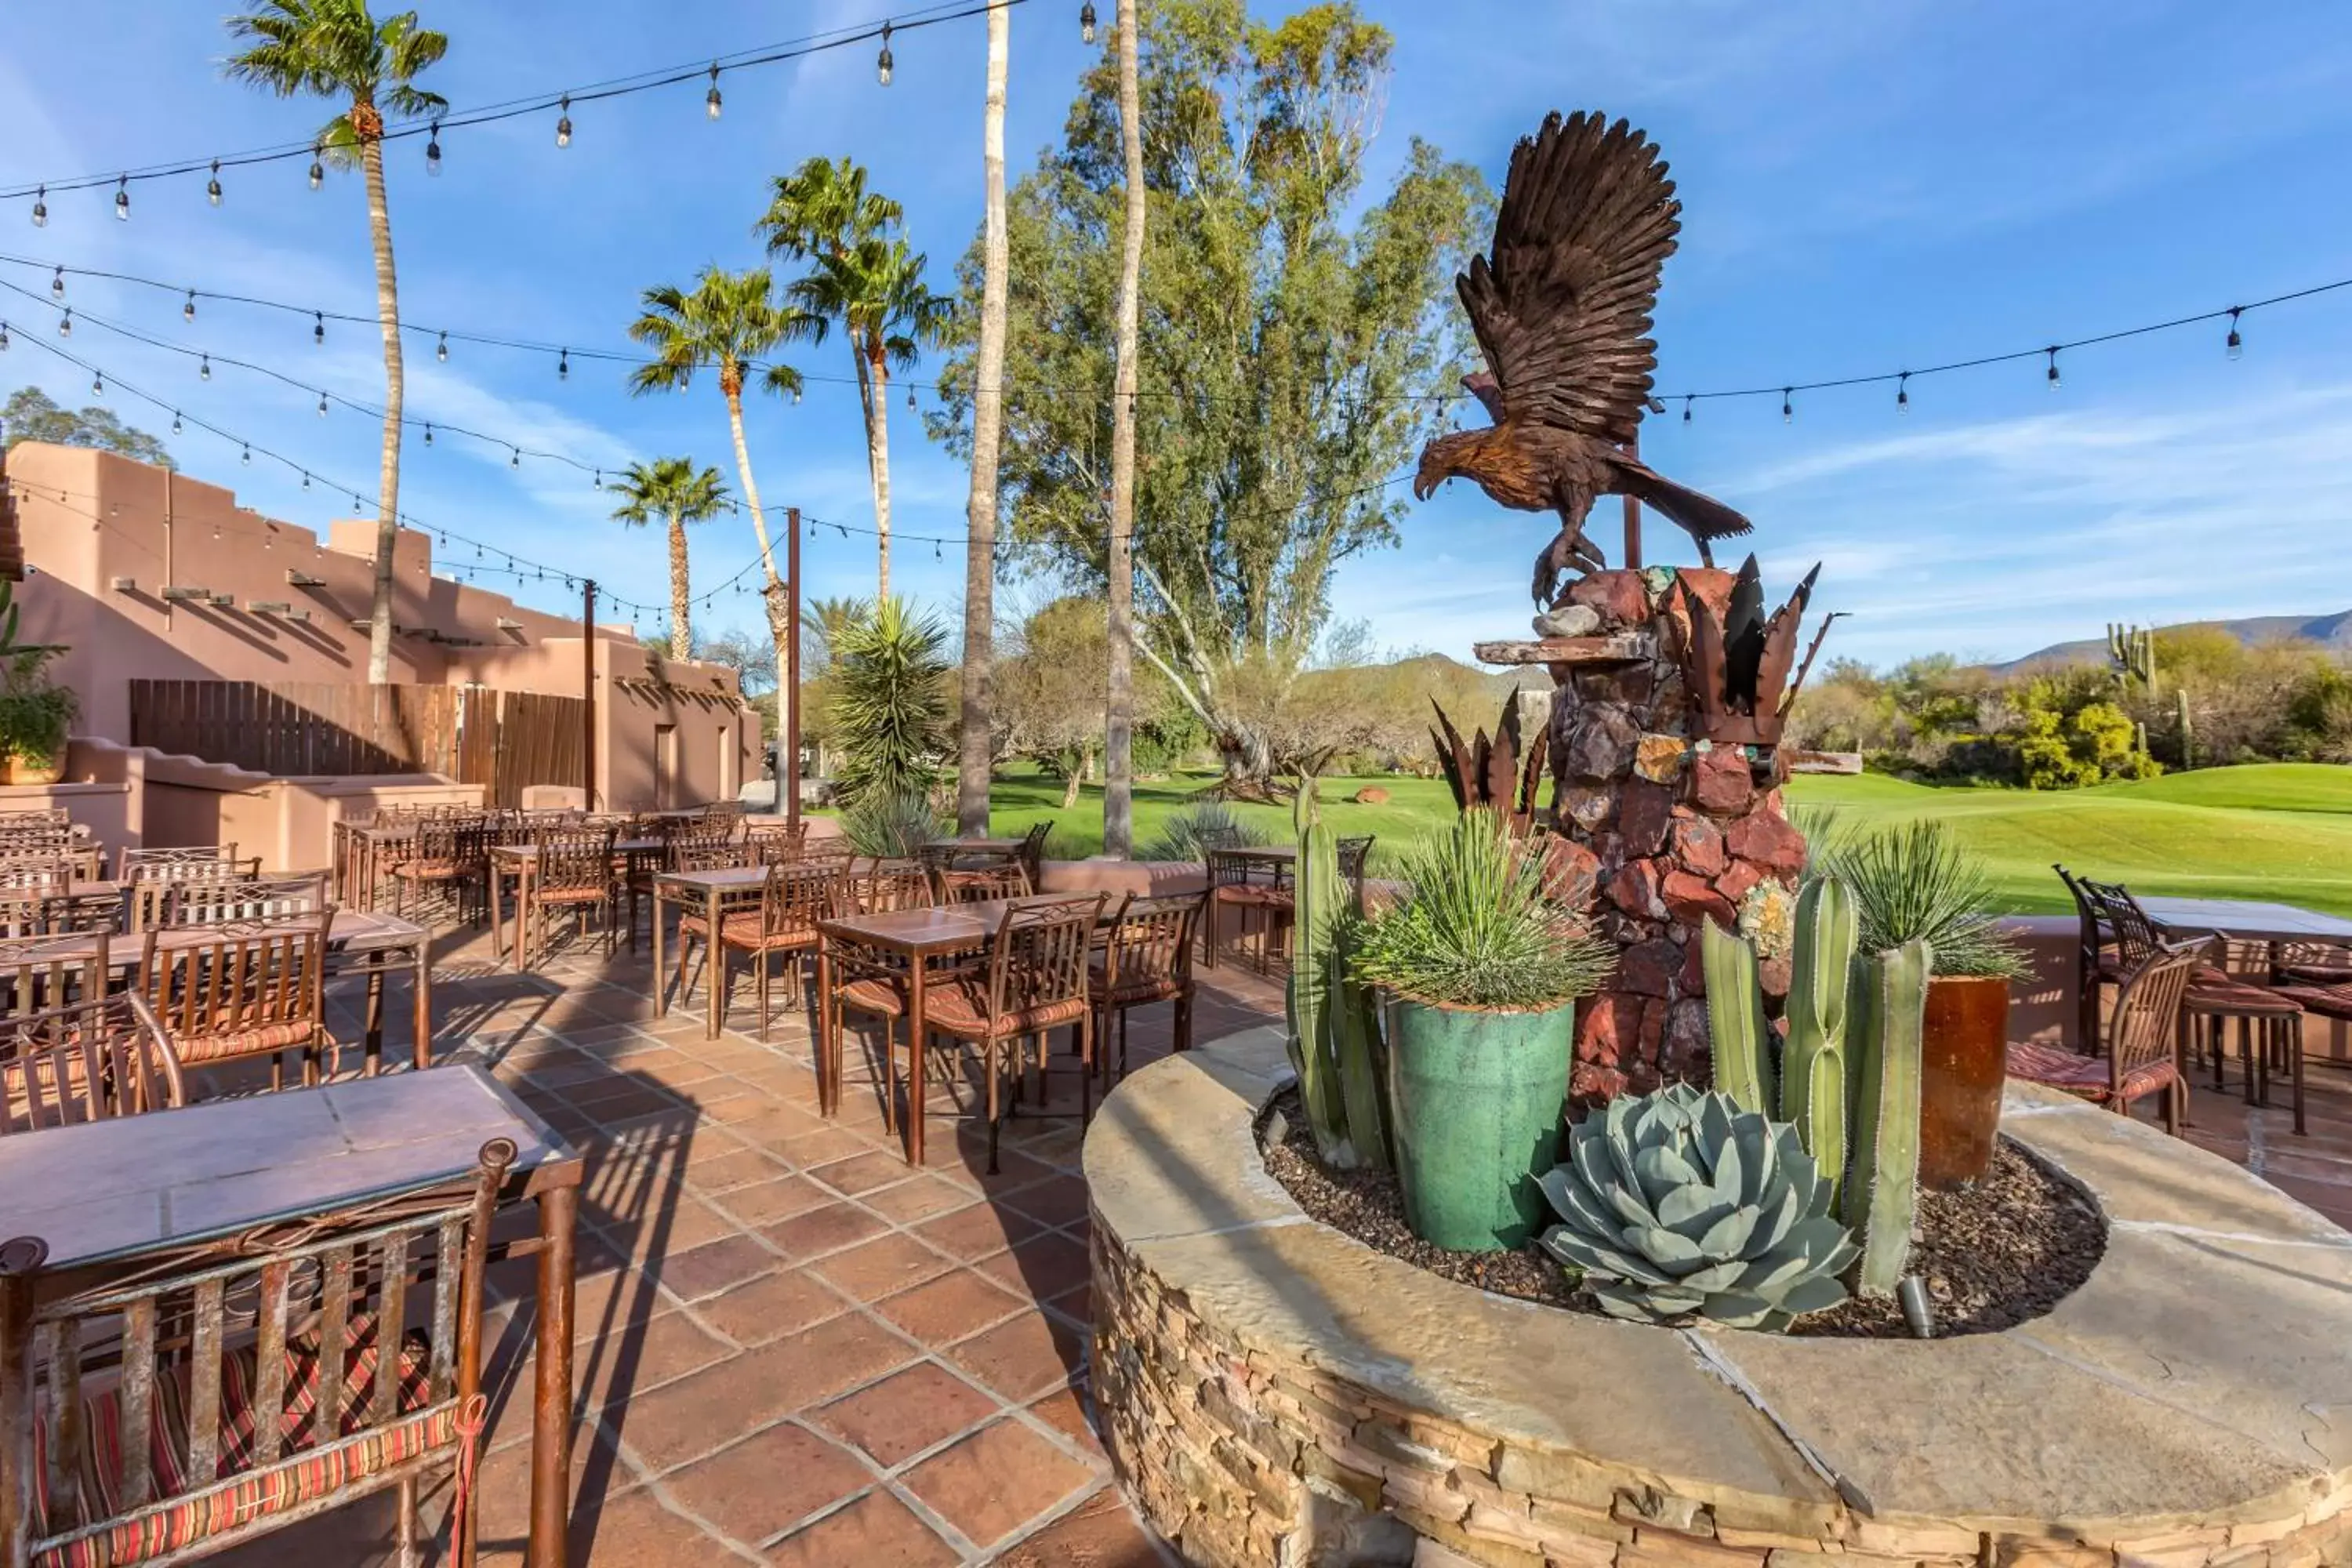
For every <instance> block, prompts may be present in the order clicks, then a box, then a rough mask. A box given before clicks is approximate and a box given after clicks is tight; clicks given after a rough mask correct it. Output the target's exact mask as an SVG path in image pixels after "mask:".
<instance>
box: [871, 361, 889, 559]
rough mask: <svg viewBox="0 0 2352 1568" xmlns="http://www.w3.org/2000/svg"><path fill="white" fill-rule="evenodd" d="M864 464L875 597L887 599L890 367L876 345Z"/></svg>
mask: <svg viewBox="0 0 2352 1568" xmlns="http://www.w3.org/2000/svg"><path fill="white" fill-rule="evenodd" d="M866 395H867V396H868V397H870V398H871V399H872V400H873V402H872V405H871V406H870V407H869V408H868V409H867V410H866V463H867V464H868V465H869V466H870V467H871V468H873V470H874V533H875V538H876V541H877V543H878V544H879V545H880V546H881V569H880V571H879V572H878V573H877V575H876V578H875V585H874V593H875V596H876V597H877V598H881V599H887V598H888V597H889V596H890V364H889V362H888V361H887V360H886V359H884V358H883V357H882V351H881V349H880V348H879V347H878V346H877V347H876V348H874V349H872V350H871V351H869V352H868V353H867V354H866Z"/></svg>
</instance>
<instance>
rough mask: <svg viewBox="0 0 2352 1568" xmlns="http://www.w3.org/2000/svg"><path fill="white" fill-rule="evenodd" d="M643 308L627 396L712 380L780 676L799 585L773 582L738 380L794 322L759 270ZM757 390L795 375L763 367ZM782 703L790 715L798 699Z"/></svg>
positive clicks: (784, 385)
mask: <svg viewBox="0 0 2352 1568" xmlns="http://www.w3.org/2000/svg"><path fill="white" fill-rule="evenodd" d="M643 302H644V305H645V313H644V314H643V315H641V316H639V317H638V318H637V319H636V320H635V321H632V322H630V323H629V336H631V337H632V338H635V340H636V341H637V342H641V343H644V344H646V345H647V346H648V347H650V348H651V349H652V350H653V351H654V357H653V358H652V359H651V360H650V361H648V362H647V363H644V364H641V365H639V366H638V367H637V368H636V369H635V370H633V371H631V372H630V373H629V390H630V391H631V392H633V393H635V394H638V395H644V394H646V393H648V392H683V391H684V390H686V389H687V388H688V386H690V385H692V384H693V383H694V374H695V372H697V371H698V370H704V369H711V370H716V371H717V372H718V373H719V392H720V393H721V394H722V395H724V396H725V397H726V399H727V423H728V427H729V429H730V431H731V432H732V434H733V436H734V437H735V472H736V476H737V478H738V479H740V481H741V483H742V486H743V505H744V506H745V507H746V508H747V509H749V510H750V511H751V531H752V533H753V534H754V535H755V536H756V537H757V538H758V539H759V541H760V564H761V568H762V569H763V570H764V571H765V573H766V574H767V579H768V582H767V587H766V589H765V590H764V592H763V595H762V596H763V597H764V599H765V600H766V603H767V609H768V631H769V633H770V635H771V636H772V637H774V638H775V641H776V664H777V668H787V666H786V654H787V652H788V650H789V648H790V647H791V644H792V605H793V602H792V600H791V598H790V597H789V596H788V595H791V594H793V593H797V592H798V591H799V587H800V585H799V584H791V585H790V586H787V585H786V584H785V583H784V581H783V579H782V578H781V577H779V576H778V575H777V574H776V554H775V551H774V550H773V549H772V547H771V546H770V544H769V542H768V519H767V514H766V513H765V512H763V511H761V510H760V486H759V483H758V481H757V480H755V479H752V478H751V448H750V447H747V446H746V445H745V444H744V441H743V376H744V373H745V372H746V371H747V370H749V369H750V368H751V365H752V363H754V362H755V361H757V360H758V359H759V358H760V356H761V355H762V354H764V353H768V352H769V351H770V350H772V349H773V348H774V347H775V346H776V345H777V344H778V343H780V342H783V341H784V340H785V339H786V338H787V337H790V336H793V334H794V332H795V331H796V327H795V319H794V314H793V311H792V310H787V309H784V308H782V307H780V306H778V305H777V303H776V300H775V285H774V282H773V280H772V279H770V278H769V276H768V269H767V268H764V267H759V268H752V269H751V270H750V271H748V272H722V271H720V270H719V268H716V267H709V268H704V269H703V273H702V276H701V277H700V278H699V279H697V280H696V282H695V286H694V291H693V292H692V293H690V294H689V293H688V292H686V291H685V290H683V289H679V288H677V286H676V285H675V284H669V283H665V284H662V285H660V286H659V287H657V288H653V289H646V291H645V294H644V296H643ZM761 385H763V386H765V387H766V388H767V390H768V391H770V392H787V393H788V392H797V391H799V390H800V385H801V376H800V372H798V371H796V370H794V369H793V367H792V366H790V365H786V364H776V365H770V366H769V367H768V370H767V374H766V375H765V376H763V377H762V378H761ZM785 696H786V700H788V701H790V702H792V703H793V705H794V707H795V708H797V707H798V705H799V703H800V693H799V692H797V691H793V692H788V693H786V694H785Z"/></svg>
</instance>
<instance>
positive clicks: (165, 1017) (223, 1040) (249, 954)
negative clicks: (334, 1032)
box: [138, 909, 335, 1089]
mask: <svg viewBox="0 0 2352 1568" xmlns="http://www.w3.org/2000/svg"><path fill="white" fill-rule="evenodd" d="M334 918H335V912H334V910H331V909H326V910H320V911H319V912H318V913H316V914H314V915H302V916H299V917H297V918H295V919H292V920H288V921H273V922H268V923H263V924H257V925H246V924H237V925H229V926H222V927H219V928H217V929H211V928H207V929H205V931H204V932H203V936H202V939H201V940H189V939H188V938H186V937H185V936H183V937H182V938H181V939H180V940H176V941H173V942H168V943H166V942H162V941H161V940H160V939H159V940H158V943H157V946H156V948H155V950H154V955H153V957H152V959H151V960H150V962H149V963H146V964H145V965H144V967H143V968H142V971H141V975H140V979H139V982H138V986H139V990H140V993H141V994H142V995H143V996H144V997H145V998H146V1000H147V1004H148V1005H149V1006H151V1007H152V1008H153V1009H154V1012H155V1016H156V1017H157V1018H158V1019H160V1020H162V1022H163V1028H164V1029H165V1031H166V1032H168V1033H169V1034H170V1036H171V1037H172V1044H173V1047H174V1048H175V1049H177V1050H178V1052H179V1054H180V1062H181V1065H182V1066H184V1067H204V1068H210V1067H217V1066H220V1065H221V1064H223V1063H226V1062H236V1061H247V1060H250V1059H252V1058H257V1057H259V1058H268V1062H269V1084H270V1087H271V1088H272V1089H278V1088H283V1087H284V1085H285V1057H286V1053H287V1052H289V1051H296V1052H299V1053H300V1058H301V1067H302V1082H303V1084H304V1085H305V1086H306V1087H307V1086H309V1085H312V1084H316V1083H317V1082H318V1081H319V1080H320V1076H321V1075H322V1072H323V1071H324V1070H328V1068H329V1063H328V1058H329V1057H330V1055H331V1053H332V1051H333V1049H334V1040H333V1039H332V1037H331V1036H329V1034H328V1033H327V1001H326V958H327V932H328V929H329V927H330V926H331V925H332V923H333V921H334Z"/></svg>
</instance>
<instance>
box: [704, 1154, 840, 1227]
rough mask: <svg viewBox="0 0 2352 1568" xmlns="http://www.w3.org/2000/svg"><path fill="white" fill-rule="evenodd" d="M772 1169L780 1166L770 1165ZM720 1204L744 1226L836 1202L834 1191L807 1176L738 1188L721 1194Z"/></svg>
mask: <svg viewBox="0 0 2352 1568" xmlns="http://www.w3.org/2000/svg"><path fill="white" fill-rule="evenodd" d="M768 1169H769V1170H771V1171H774V1170H776V1169H778V1167H777V1166H775V1165H770V1166H769V1167H768ZM718 1197H719V1206H720V1207H721V1208H723V1209H725V1210H726V1211H727V1212H728V1213H729V1214H730V1215H734V1216H735V1218H736V1221H737V1222H738V1223H739V1224H741V1225H747V1226H761V1225H772V1224H773V1223H774V1222H776V1221H777V1220H783V1219H790V1218H792V1217H793V1215H802V1214H806V1213H808V1212H809V1210H811V1209H816V1208H823V1207H824V1205H827V1204H829V1203H833V1202H835V1201H836V1200H835V1198H834V1195H833V1194H831V1193H828V1192H826V1191H825V1190H824V1188H823V1187H820V1186H818V1185H817V1184H815V1183H814V1182H812V1181H810V1180H809V1179H808V1178H807V1177H806V1176H780V1177H778V1178H776V1179H775V1180H773V1181H768V1182H761V1183H760V1184H758V1185H757V1186H751V1187H738V1188H736V1189H735V1190H734V1191H733V1192H731V1193H721V1194H718Z"/></svg>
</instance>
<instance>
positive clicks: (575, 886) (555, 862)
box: [531, 827, 614, 898]
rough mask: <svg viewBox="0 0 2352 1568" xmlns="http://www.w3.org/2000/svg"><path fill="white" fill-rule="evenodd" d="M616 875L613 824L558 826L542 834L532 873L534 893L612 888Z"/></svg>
mask: <svg viewBox="0 0 2352 1568" xmlns="http://www.w3.org/2000/svg"><path fill="white" fill-rule="evenodd" d="M613 882H614V869H613V830H612V829H611V828H609V827H604V828H557V829H551V830H549V831H546V832H542V833H541V834H540V836H539V864H538V865H537V866H536V867H535V868H533V870H532V875H531V893H532V896H533V897H535V898H539V897H545V896H546V895H548V894H550V893H567V892H572V893H576V892H585V891H591V890H593V889H610V888H611V887H612V886H613Z"/></svg>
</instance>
